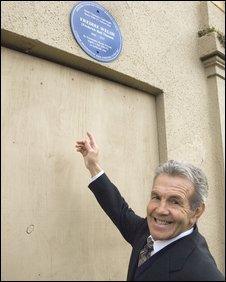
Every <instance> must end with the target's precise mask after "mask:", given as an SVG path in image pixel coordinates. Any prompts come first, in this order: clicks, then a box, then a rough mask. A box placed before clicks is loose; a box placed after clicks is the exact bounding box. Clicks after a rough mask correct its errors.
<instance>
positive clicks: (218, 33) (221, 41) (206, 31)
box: [198, 27, 225, 48]
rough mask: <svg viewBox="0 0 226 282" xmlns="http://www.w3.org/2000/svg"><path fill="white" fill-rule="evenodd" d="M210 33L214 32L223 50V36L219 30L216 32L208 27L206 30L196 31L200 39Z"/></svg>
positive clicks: (213, 28)
mask: <svg viewBox="0 0 226 282" xmlns="http://www.w3.org/2000/svg"><path fill="white" fill-rule="evenodd" d="M212 32H216V34H217V39H218V40H219V42H220V44H221V45H222V46H223V47H224V48H225V35H224V34H223V33H222V32H220V31H219V30H217V29H216V28H215V27H208V28H206V29H203V30H200V31H198V36H199V37H202V36H205V35H207V34H210V33H212Z"/></svg>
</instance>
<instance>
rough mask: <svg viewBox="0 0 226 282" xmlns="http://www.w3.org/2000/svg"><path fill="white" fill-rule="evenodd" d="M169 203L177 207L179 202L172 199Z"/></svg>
mask: <svg viewBox="0 0 226 282" xmlns="http://www.w3.org/2000/svg"><path fill="white" fill-rule="evenodd" d="M171 203H172V204H174V205H179V202H178V201H177V200H174V199H172V200H171Z"/></svg>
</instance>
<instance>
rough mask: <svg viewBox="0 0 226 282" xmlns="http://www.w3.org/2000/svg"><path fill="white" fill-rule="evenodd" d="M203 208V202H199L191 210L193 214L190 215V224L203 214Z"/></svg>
mask: <svg viewBox="0 0 226 282" xmlns="http://www.w3.org/2000/svg"><path fill="white" fill-rule="evenodd" d="M204 210H205V204H204V203H201V204H200V205H199V206H198V207H197V208H196V209H195V210H194V211H193V215H192V217H191V218H190V223H191V225H192V226H193V225H194V224H195V223H196V222H197V221H198V219H199V218H200V216H201V215H202V214H203V212H204Z"/></svg>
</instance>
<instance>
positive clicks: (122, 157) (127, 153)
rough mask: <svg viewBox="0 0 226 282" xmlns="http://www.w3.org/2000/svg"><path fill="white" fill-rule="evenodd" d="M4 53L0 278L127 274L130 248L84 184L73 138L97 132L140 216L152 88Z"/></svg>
mask: <svg viewBox="0 0 226 282" xmlns="http://www.w3.org/2000/svg"><path fill="white" fill-rule="evenodd" d="M2 62H3V63H2V69H3V73H2V76H3V80H4V83H3V89H2V90H3V91H2V92H3V94H2V100H3V101H4V106H3V107H2V136H4V138H3V140H2V141H3V142H2V144H3V148H4V150H3V154H2V155H3V157H2V160H3V166H2V172H3V173H2V174H3V177H2V187H4V191H3V193H2V230H3V233H2V262H3V267H2V278H3V280H6V281H14V280H17V281H36V280H38V281H39V280H42V281H43V280H44V281H46V280H47V281H53V280H57V281H58V280H60V281H64V280H69V281H74V280H86V281H87V280H93V281H100V280H101V281H106V280H110V281H111V280H114V281H115V280H119V281H120V280H125V279H126V274H127V266H128V262H129V255H130V251H131V248H130V246H129V245H128V244H126V242H125V240H124V239H123V238H122V236H121V235H120V233H119V232H118V231H117V229H116V228H115V226H114V224H113V223H112V222H111V221H110V219H109V218H108V217H107V216H106V214H105V213H104V211H103V210H102V209H101V208H100V207H99V205H98V203H97V201H96V199H95V197H94V196H93V195H92V193H91V191H90V190H89V189H88V188H87V186H88V184H89V181H90V177H89V173H88V172H87V170H86V169H85V167H84V163H83V160H82V158H81V156H80V154H78V153H77V152H75V149H74V145H75V140H80V139H83V138H84V136H85V134H86V130H87V129H91V130H92V132H95V136H96V138H97V143H98V145H99V146H100V148H101V165H102V166H103V168H104V170H105V172H106V173H107V174H108V175H109V176H110V177H111V178H112V181H113V182H114V183H115V184H116V185H117V186H119V187H120V188H121V189H120V191H121V193H122V195H123V196H124V197H125V198H126V200H127V201H128V203H129V204H130V206H131V207H132V208H133V209H135V210H136V212H137V213H138V214H140V215H141V216H145V213H146V204H144V203H146V202H147V201H148V199H149V195H150V182H151V180H152V178H153V171H154V168H155V167H156V166H157V164H158V162H159V154H158V138H157V122H156V112H155V97H153V96H151V95H149V94H147V93H144V92H141V91H138V90H134V89H131V88H129V87H127V86H123V85H120V84H117V83H115V82H111V81H107V80H104V79H101V78H98V77H95V76H91V75H87V74H85V73H83V72H80V71H77V70H73V69H71V68H67V67H64V66H61V65H58V64H54V63H52V62H48V61H46V60H43V59H40V58H36V57H32V56H28V55H26V54H23V53H20V52H17V51H14V50H10V49H7V48H3V50H2ZM150 124H151V126H149V125H150ZM91 130H90V131H91ZM137 144H140V146H137ZM112 164H113V165H112ZM147 164H148V165H147ZM134 175H135V177H134ZM114 180H115V181H114ZM116 258H117V259H116Z"/></svg>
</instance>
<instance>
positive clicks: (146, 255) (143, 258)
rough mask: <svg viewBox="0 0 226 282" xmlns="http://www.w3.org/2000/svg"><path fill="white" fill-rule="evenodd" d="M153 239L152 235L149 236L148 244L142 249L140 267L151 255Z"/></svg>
mask: <svg viewBox="0 0 226 282" xmlns="http://www.w3.org/2000/svg"><path fill="white" fill-rule="evenodd" d="M153 243H154V241H153V239H152V238H151V237H148V238H147V244H146V245H145V246H144V247H143V249H142V250H141V251H140V255H139V260H138V267H139V266H141V265H142V264H143V263H144V262H145V261H147V260H148V259H149V258H150V257H151V252H152V251H153V249H154V248H153Z"/></svg>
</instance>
